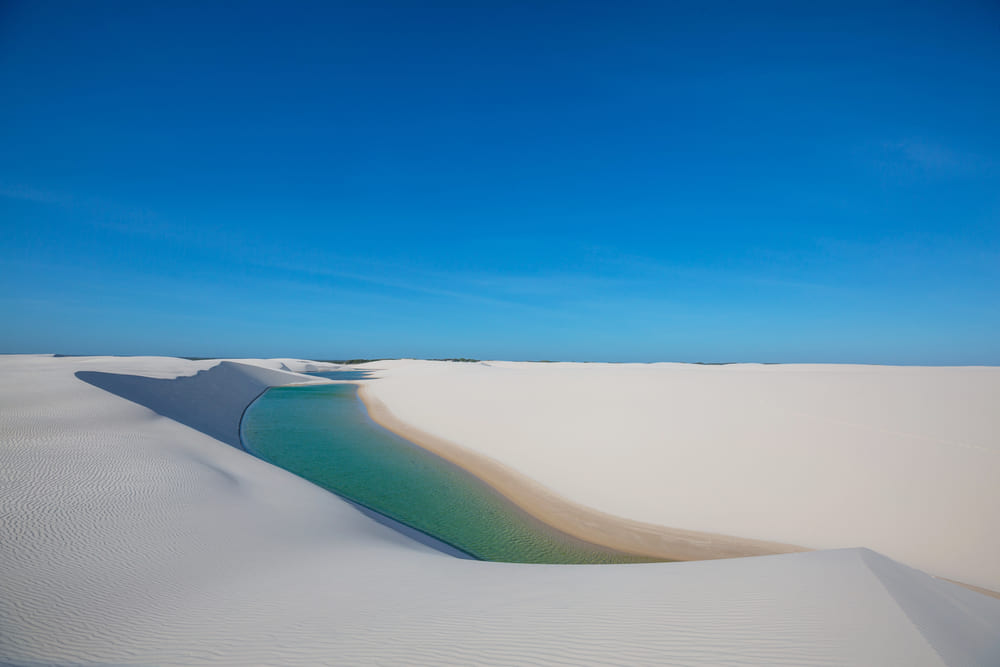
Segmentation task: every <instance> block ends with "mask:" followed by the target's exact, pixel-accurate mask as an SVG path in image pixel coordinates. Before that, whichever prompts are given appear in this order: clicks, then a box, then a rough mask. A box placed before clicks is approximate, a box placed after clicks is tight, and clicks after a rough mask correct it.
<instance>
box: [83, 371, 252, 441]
mask: <svg viewBox="0 0 1000 667" xmlns="http://www.w3.org/2000/svg"><path fill="white" fill-rule="evenodd" d="M236 366H237V364H231V365H230V366H229V367H227V366H226V365H225V362H223V363H222V364H219V365H218V366H214V367H212V368H210V369H208V370H203V371H199V372H198V373H197V374H195V375H191V376H186V377H179V378H175V379H161V378H150V377H144V376H141V375H124V374H120V373H104V372H100V371H78V372H77V373H76V377H77V378H79V379H80V380H83V381H84V382H86V383H87V384H90V385H93V386H95V387H97V388H99V389H103V390H104V391H107V392H109V393H112V394H114V395H116V396H120V397H121V398H124V399H126V400H129V401H132V402H133V403H138V404H139V405H141V406H143V407H146V408H149V409H150V410H152V411H153V412H155V413H156V414H158V415H161V416H163V417H167V418H168V419H173V420H174V421H176V422H179V423H181V424H184V425H185V426H189V427H191V428H193V429H195V430H196V431H200V432H202V433H204V434H205V435H208V436H211V437H213V438H215V439H216V440H220V441H222V442H224V443H226V444H227V445H231V446H233V447H236V448H237V449H242V448H243V446H242V444H241V443H240V418H241V416H242V415H243V411H244V410H245V409H246V407H247V406H248V405H250V403H252V402H253V400H254V399H255V398H257V396H259V395H260V394H261V393H262V392H263V391H265V390H266V389H267V388H268V386H267V385H266V384H263V383H260V382H256V381H253V380H252V378H250V377H248V376H245V375H244V376H243V377H241V378H234V375H243V374H242V373H241V372H240V371H239V370H238V369H237V368H234V367H236ZM234 379H238V380H242V381H234Z"/></svg>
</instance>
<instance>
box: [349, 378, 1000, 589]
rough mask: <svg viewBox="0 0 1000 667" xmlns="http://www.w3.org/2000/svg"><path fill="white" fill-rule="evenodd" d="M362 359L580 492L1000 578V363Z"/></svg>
mask: <svg viewBox="0 0 1000 667" xmlns="http://www.w3.org/2000/svg"><path fill="white" fill-rule="evenodd" d="M367 368H369V369H375V368H377V369H381V372H379V373H378V374H377V375H376V377H379V378H381V379H377V380H373V381H370V382H368V383H367V385H368V386H367V387H366V393H367V394H368V395H369V396H370V397H372V398H374V399H377V400H378V401H380V402H381V403H382V404H384V406H385V407H387V408H388V410H389V411H391V413H392V414H393V415H394V416H395V417H396V418H397V419H398V420H399V421H400V422H402V423H404V424H406V425H410V426H412V427H415V428H416V429H418V430H419V431H420V432H423V433H426V434H428V435H430V436H432V437H434V438H437V439H440V440H443V441H445V442H446V443H447V442H451V443H459V444H460V445H461V448H463V449H465V450H469V451H471V452H474V453H476V454H479V455H482V456H486V457H490V458H491V459H493V460H495V461H497V462H499V463H500V464H502V465H504V466H506V467H507V468H510V469H513V470H516V471H519V472H520V473H523V474H524V475H526V476H527V477H529V478H531V479H532V480H535V481H536V482H538V483H540V484H541V485H543V486H544V487H546V488H547V489H549V490H551V491H552V492H554V493H555V494H557V495H559V496H561V497H562V498H565V499H567V500H569V501H572V502H574V503H576V504H578V505H581V506H585V507H589V508H593V509H595V510H599V511H601V512H604V513H607V514H610V515H614V516H617V517H622V518H625V519H630V520H634V521H637V522H645V523H648V524H655V525H659V526H669V527H672V528H678V529H687V530H693V531H707V532H709V533H721V534H722V535H729V536H736V537H743V538H753V539H757V540H768V541H772V542H779V543H790V544H793V545H801V546H803V547H809V548H816V549H829V548H845V547H868V548H871V549H875V550H877V551H879V552H881V553H884V554H886V555H888V556H890V557H892V558H895V559H897V560H900V561H903V562H905V563H908V564H910V565H913V566H915V567H919V568H921V569H923V570H925V571H928V572H930V573H932V574H934V575H938V576H942V577H947V578H949V579H955V580H958V581H962V582H965V583H969V584H973V585H975V586H980V587H983V588H986V589H990V590H993V591H1000V483H998V480H1000V409H998V399H1000V368H994V367H965V368H948V367H942V368H927V367H890V366H842V365H775V366H769V365H760V364H736V365H727V366H698V365H691V364H540V363H535V364H527V363H511V362H486V363H478V364H468V363H467V364H458V363H440V362H427V361H405V360H404V361H385V362H378V363H374V364H369V365H368V366H367ZM418 435H419V434H418ZM428 444H431V443H428ZM527 509H529V510H530V509H531V508H530V507H527Z"/></svg>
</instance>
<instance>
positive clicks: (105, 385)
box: [76, 361, 475, 560]
mask: <svg viewBox="0 0 1000 667" xmlns="http://www.w3.org/2000/svg"><path fill="white" fill-rule="evenodd" d="M270 373H271V371H269V370H268V369H262V368H258V367H253V366H246V365H244V364H239V363H235V362H229V361H223V362H220V363H219V364H218V365H216V366H213V367H212V368H210V369H208V370H203V371H199V372H198V373H196V374H195V375H191V376H187V377H179V378H174V379H161V378H150V377H144V376H142V375H125V374H121V373H103V372H99V371H78V372H77V373H76V377H77V378H78V379H80V380H82V381H84V382H86V383H87V384H90V385H93V386H95V387H97V388H99V389H103V390H104V391H107V392H109V393H112V394H114V395H115V396H119V397H121V398H124V399H126V400H128V401H131V402H133V403H137V404H139V405H141V406H143V407H145V408H149V409H150V410H152V411H153V412H155V413H156V414H158V415H161V416H163V417H167V418H168V419H172V420H174V421H176V422H179V423H181V424H184V425H185V426H189V427H191V428H193V429H195V430H196V431H200V432H201V433H204V434H205V435H208V436H211V437H213V438H215V439H216V440H220V441H222V442H224V443H226V444H227V445H231V446H233V447H236V448H237V449H240V450H243V449H244V448H243V443H242V442H241V441H240V421H241V419H242V417H243V413H244V411H245V410H246V409H247V408H248V407H249V406H250V404H251V403H253V402H254V400H255V399H256V398H257V397H258V396H260V395H261V394H263V393H264V392H265V391H267V390H268V389H269V388H270V386H271V384H272V383H269V382H268V381H267V379H268V375H269V374H270ZM349 374H356V377H355V376H351V375H349ZM316 375H320V374H316ZM324 375H326V376H327V377H329V378H330V379H337V380H347V379H362V378H363V377H367V374H365V375H363V376H362V375H361V373H360V372H357V371H345V372H344V374H343V375H340V376H337V375H335V374H334V373H330V374H324ZM281 380H284V382H274V384H284V383H285V382H287V377H286V376H284V377H282V378H281ZM244 451H245V450H244ZM335 495H337V496H338V497H339V498H341V499H342V500H344V501H345V502H347V503H350V504H351V505H352V506H354V507H355V508H356V509H357V510H358V511H359V512H361V513H362V514H364V515H365V516H367V517H368V518H370V519H372V520H373V521H376V522H378V523H380V524H382V525H383V526H386V527H388V528H391V529H392V530H394V531H396V532H397V533H399V534H401V535H404V536H406V537H408V538H410V539H411V540H413V541H415V542H419V543H420V544H423V545H424V546H426V547H429V548H431V549H434V550H435V551H439V552H441V553H445V554H448V555H449V556H454V557H456V558H465V559H473V560H475V559H474V558H473V557H472V556H469V555H468V554H466V553H465V552H464V551H460V550H459V549H456V548H455V547H453V546H451V545H450V544H447V543H445V542H442V541H440V540H437V539H435V538H433V537H431V536H430V535H427V534H425V533H422V532H421V531H419V530H416V529H414V528H410V527H409V526H407V525H405V524H402V523H399V522H398V521H396V520H394V519H391V518H389V517H387V516H385V515H383V514H379V513H378V512H375V511H374V510H371V509H369V508H367V507H364V506H363V505H359V504H357V503H355V502H353V501H351V500H349V499H347V498H344V497H343V496H340V495H339V494H335Z"/></svg>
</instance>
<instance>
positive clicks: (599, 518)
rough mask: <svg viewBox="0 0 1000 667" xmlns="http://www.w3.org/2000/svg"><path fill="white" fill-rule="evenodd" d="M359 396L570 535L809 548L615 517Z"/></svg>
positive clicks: (692, 546) (713, 551)
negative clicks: (400, 417)
mask: <svg viewBox="0 0 1000 667" xmlns="http://www.w3.org/2000/svg"><path fill="white" fill-rule="evenodd" d="M358 384H359V387H358V397H359V398H360V399H361V401H362V402H363V403H364V405H365V409H366V410H367V411H368V415H369V416H370V417H371V418H372V421H374V422H375V423H376V424H378V425H380V426H382V427H383V428H385V429H388V430H389V431H392V432H393V433H395V434H396V435H398V436H400V437H402V438H404V439H406V440H409V441H410V442H412V443H414V444H415V445H417V446H419V447H422V448H424V449H426V450H428V451H430V452H431V453H433V454H435V455H437V456H440V457H441V458H443V459H445V460H447V461H449V462H451V463H453V464H455V465H457V466H459V467H460V468H462V469H463V470H465V471H466V472H468V473H469V474H471V475H473V476H475V477H477V478H479V479H480V480H482V481H483V482H485V483H486V484H488V485H489V486H491V487H492V488H494V489H495V490H496V491H497V492H498V493H500V494H501V495H502V496H504V497H505V498H507V499H508V500H509V501H510V502H512V503H514V504H515V505H517V506H518V507H520V508H521V509H522V510H524V511H525V512H527V513H528V514H530V515H531V516H533V517H535V518H536V519H538V520H539V521H541V522H543V523H545V524H548V525H549V526H551V527H553V528H555V529H557V530H559V531H562V532H564V533H568V534H569V535H572V536H573V537H576V538H578V539H581V540H584V541H586V542H592V543H594V544H598V545H601V546H605V547H609V548H612V549H617V550H619V551H624V552H626V553H632V554H636V555H639V556H647V557H650V558H661V559H664V560H671V561H687V560H714V559H718V558H741V557H748V556H767V555H775V554H783V553H799V552H804V551H810V549H807V548H805V547H800V546H796V545H792V544H782V543H780V542H768V541H765V540H753V539H747V538H740V537H732V536H728V535H719V534H715V533H707V532H700V531H693V530H683V529H678V528H668V527H665V526H657V525H654V524H649V523H643V522H640V521H633V520H630V519H625V518H622V517H616V516H613V515H611V514H607V513H605V512H601V511H599V510H595V509H592V508H589V507H586V506H584V505H580V504H578V503H574V502H573V501H570V500H567V499H566V498H563V497H561V496H559V495H557V494H555V493H553V492H552V491H550V490H549V489H547V488H546V487H544V486H543V485H541V484H539V483H538V482H536V481H535V480H533V479H531V478H529V477H527V476H526V475H523V474H521V473H519V472H518V471H516V470H514V469H513V468H510V467H508V466H505V465H503V464H502V463H500V462H498V461H496V460H495V459H492V458H490V457H488V456H485V455H482V454H479V453H476V452H474V451H471V450H469V449H466V448H464V447H462V446H461V445H458V444H456V443H453V442H449V441H447V440H444V439H443V438H439V437H437V436H434V435H431V434H429V433H427V432H426V431H422V430H421V429H419V428H417V427H415V426H412V425H411V424H408V423H406V422H404V421H402V420H401V419H399V418H398V417H397V416H396V415H395V414H393V412H392V410H391V409H390V408H389V407H388V406H387V405H386V404H385V403H384V402H382V401H381V400H379V399H378V398H376V397H375V396H374V395H373V394H372V392H371V391H370V390H369V389H368V387H367V386H366V384H365V383H364V382H359V383H358Z"/></svg>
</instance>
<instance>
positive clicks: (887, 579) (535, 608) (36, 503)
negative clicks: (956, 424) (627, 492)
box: [0, 357, 1000, 665]
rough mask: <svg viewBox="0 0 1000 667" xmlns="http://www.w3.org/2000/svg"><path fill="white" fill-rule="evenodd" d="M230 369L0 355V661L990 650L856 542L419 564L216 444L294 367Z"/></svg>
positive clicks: (954, 611) (951, 594)
mask: <svg viewBox="0 0 1000 667" xmlns="http://www.w3.org/2000/svg"><path fill="white" fill-rule="evenodd" d="M249 365H250V366H256V368H252V367H251V368H248V367H247V364H229V365H223V366H222V367H219V366H217V365H216V362H188V361H182V360H176V359H157V358H127V359H111V358H63V359H56V358H50V357H0V531H2V532H0V537H2V539H0V663H4V664H18V665H35V664H58V665H67V664H87V663H90V664H93V663H99V664H108V663H112V664H158V665H171V664H178V665H180V664H233V665H246V664H275V665H294V664H403V663H413V664H442V663H447V664H462V665H471V664H686V665H696V664H705V665H722V664H761V665H780V664H795V665H810V664H817V665H818V664H830V665H834V664H837V665H842V664H856V665H887V664H906V665H940V664H953V665H958V664H972V665H976V664H979V665H989V664H996V663H997V661H998V659H1000V630H998V629H1000V601H997V600H994V599H992V598H988V597H986V596H982V595H979V594H976V593H972V592H970V591H967V590H965V589H963V588H960V587H958V586H955V585H953V584H949V583H947V582H943V581H940V580H937V579H934V578H932V577H929V576H927V575H925V574H923V573H921V572H918V571H915V570H911V569H909V568H907V567H905V566H903V565H900V564H899V563H896V562H894V561H891V560H889V559H887V558H885V557H883V556H880V555H878V554H876V553H873V552H870V551H867V550H857V549H854V550H839V551H825V552H810V553H804V554H788V555H780V556H767V557H760V558H747V559H735V560H724V561H705V562H692V563H677V564H653V565H640V566H628V565H626V566H532V565H512V564H502V563H482V562H476V561H466V560H459V559H455V558H451V557H449V556H446V555H443V554H441V553H438V552H435V551H431V550H429V549H427V548H426V547H423V546H421V545H419V544H417V543H415V542H413V541H411V540H409V539H406V538H404V537H402V536H400V535H399V534H398V533H396V532H393V531H392V530H390V529H388V528H385V527H383V526H381V525H379V524H377V523H375V522H373V521H372V520H370V519H368V518H366V517H365V516H363V515H361V514H360V513H358V512H357V511H355V510H354V509H353V508H352V507H350V506H349V505H347V504H345V503H344V502H342V501H340V500H339V499H337V498H336V497H335V496H332V495H330V494H328V493H326V492H324V491H322V490H320V489H318V488H316V487H314V486H312V485H310V484H309V483H307V482H304V481H302V480H300V479H298V478H296V477H294V476H292V475H290V474H287V473H285V472H283V471H281V470H279V469H276V468H274V467H272V466H269V465H267V464H265V463H263V462H261V461H258V460H256V459H254V458H252V457H250V456H249V455H247V454H245V453H243V452H242V451H239V450H238V449H236V448H235V447H232V446H229V445H227V444H225V443H224V442H223V441H222V440H220V439H219V438H222V439H225V437H226V435H225V434H226V433H231V430H230V428H231V426H232V424H227V423H225V422H226V420H229V419H232V416H233V414H234V413H235V412H236V410H235V408H236V407H238V403H239V401H238V400H235V399H233V398H232V397H233V396H238V397H252V396H253V395H256V393H258V392H259V391H260V390H261V389H262V388H263V387H265V386H267V385H268V384H272V383H278V382H296V381H301V380H303V378H302V377H301V376H296V375H292V374H286V373H281V372H278V370H280V369H282V368H284V369H291V370H293V371H294V370H297V369H303V368H305V365H304V364H303V365H300V364H298V363H296V362H293V361H291V360H285V361H279V362H249ZM262 366H267V367H268V370H263V369H262V368H261V367H262ZM270 369H278V370H274V371H272V370H270ZM199 371H201V373H198V372H199ZM81 372H82V373H101V374H112V376H108V375H100V376H94V375H84V376H83V377H85V378H88V380H90V381H92V380H94V379H95V377H96V378H99V379H100V380H101V381H102V382H103V384H102V385H101V386H107V387H108V388H110V389H113V390H114V391H117V392H120V393H122V394H127V393H130V392H131V394H132V395H134V397H135V398H136V399H137V400H139V403H136V402H131V401H128V400H125V399H123V398H122V397H121V396H120V395H117V394H116V393H112V392H109V391H106V390H105V389H101V388H99V386H95V384H92V383H90V382H89V381H84V380H83V379H80V377H78V376H77V374H78V373H81ZM135 375H138V376H144V377H152V378H155V379H161V380H164V379H167V378H171V377H175V376H193V377H189V378H188V379H181V380H179V381H178V382H177V383H176V384H174V383H154V382H143V381H141V380H137V379H135V378H129V377H128V376H135ZM114 376H118V377H117V378H116V377H114ZM122 376H124V377H122ZM199 378H200V379H199ZM109 382H110V384H109ZM112 385H113V386H112ZM178 387H183V389H184V391H177V388H178ZM227 397H229V398H227ZM239 400H244V398H240V399H239ZM140 403H142V404H140ZM205 403H209V404H215V405H217V406H218V407H219V411H218V414H220V415H226V416H225V418H223V417H221V416H220V417H218V418H217V420H215V421H213V420H211V419H209V416H210V415H211V414H213V412H212V411H210V410H209V411H206V410H203V409H202V407H200V406H202V405H204V404H205ZM145 405H152V406H154V407H155V409H158V410H160V411H161V413H162V412H169V413H171V418H167V417H164V416H160V415H159V414H157V413H156V412H154V411H153V410H151V409H150V408H149V407H144V406H145ZM206 431H211V432H213V433H216V434H219V438H213V437H211V436H209V435H206Z"/></svg>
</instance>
